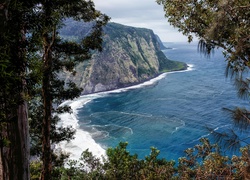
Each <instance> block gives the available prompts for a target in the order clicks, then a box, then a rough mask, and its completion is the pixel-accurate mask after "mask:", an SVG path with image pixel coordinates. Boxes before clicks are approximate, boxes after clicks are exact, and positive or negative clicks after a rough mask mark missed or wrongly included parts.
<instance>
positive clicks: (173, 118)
mask: <svg viewBox="0 0 250 180" xmlns="http://www.w3.org/2000/svg"><path fill="white" fill-rule="evenodd" d="M164 45H165V46H166V47H169V48H170V49H166V50H163V52H164V53H165V55H166V56H167V57H168V58H169V59H171V60H176V61H182V62H185V63H187V64H188V65H189V68H188V69H187V70H185V71H177V72H170V73H165V74H162V75H160V76H159V77H157V78H155V79H152V80H150V81H148V82H145V83H143V84H140V85H136V86H133V87H129V88H124V89H119V90H114V91H110V92H103V93H96V94H91V95H85V96H82V97H80V98H78V99H76V100H73V101H66V102H65V103H64V104H68V105H71V107H72V109H73V110H74V113H73V114H63V115H61V118H62V122H61V125H64V126H67V125H71V126H72V127H73V128H76V129H77V133H76V138H75V139H74V140H73V141H71V142H69V143H66V142H64V143H61V144H60V148H61V149H63V150H64V151H67V152H70V153H71V154H72V155H71V158H73V159H77V158H78V157H79V156H80V154H81V152H82V151H83V150H85V149H87V148H88V149H89V150H90V151H92V152H93V154H94V155H96V156H100V155H103V154H105V149H107V148H109V147H115V146H117V145H118V144H119V142H128V147H127V149H128V151H129V152H130V153H131V154H134V153H136V154H138V156H139V158H144V157H145V156H147V155H149V154H150V147H155V148H157V149H158V150H160V155H159V157H160V158H166V159H168V160H171V159H173V160H176V161H177V160H178V158H179V157H181V156H184V150H185V149H187V148H190V147H193V146H194V145H196V144H198V143H199V139H200V138H202V137H207V138H209V139H210V140H211V141H212V142H213V141H214V136H213V134H212V133H211V131H210V130H209V129H213V130H215V131H219V132H224V131H228V130H230V129H232V128H233V127H234V123H233V121H232V118H231V116H230V114H229V113H228V112H227V111H225V110H223V108H235V107H236V106H240V107H242V106H243V107H247V105H248V102H246V101H243V100H240V99H239V98H238V96H237V91H236V89H235V87H234V84H233V83H234V82H233V81H232V80H231V79H230V78H226V76H225V69H226V62H225V59H224V56H223V55H222V52H221V50H219V49H217V50H215V51H214V53H213V54H212V55H211V56H210V57H209V58H208V57H205V56H204V55H203V54H200V53H199V52H198V50H197V43H191V44H188V43H164ZM238 132H239V134H240V136H241V137H245V136H246V135H247V134H246V133H242V132H241V131H238Z"/></svg>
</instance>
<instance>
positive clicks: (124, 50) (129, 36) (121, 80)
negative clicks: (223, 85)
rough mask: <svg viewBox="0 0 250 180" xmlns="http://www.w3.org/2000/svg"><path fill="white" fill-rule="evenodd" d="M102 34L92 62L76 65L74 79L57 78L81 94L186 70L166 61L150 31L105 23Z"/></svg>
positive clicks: (174, 62) (65, 74)
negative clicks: (72, 84) (101, 47)
mask: <svg viewBox="0 0 250 180" xmlns="http://www.w3.org/2000/svg"><path fill="white" fill-rule="evenodd" d="M71 23H72V22H71ZM71 26H72V25H71ZM76 26H77V24H74V27H72V28H74V29H75V31H79V28H81V26H80V25H79V26H78V27H76ZM67 28H68V29H69V27H67ZM85 31H86V30H85ZM67 32H68V31H67V30H65V29H64V30H63V31H62V34H63V35H65V36H69V35H71V37H72V36H75V38H77V34H72V33H71V34H70V33H67ZM104 33H105V36H104V42H103V50H102V52H95V53H94V54H93V56H92V59H90V60H88V61H85V62H82V63H80V64H79V65H78V66H77V67H76V69H75V70H76V72H77V73H76V74H75V76H72V75H70V74H68V73H66V72H65V73H63V74H62V75H61V77H62V78H64V79H65V80H66V81H68V80H72V81H73V82H75V83H76V84H77V85H78V86H80V87H82V88H83V94H89V93H94V92H100V91H107V90H112V89H117V88H122V87H126V86H130V85H133V84H138V83H141V82H143V81H146V80H148V79H150V78H153V77H155V76H157V75H159V74H160V73H162V72H166V71H172V70H180V69H185V68H186V64H184V63H181V62H176V61H170V60H169V59H167V58H166V56H165V55H164V54H163V52H162V51H161V48H160V46H161V42H159V38H158V37H157V36H156V35H155V34H154V33H153V31H152V30H149V29H145V28H134V27H130V26H124V25H121V24H116V23H109V24H108V25H107V26H106V27H105V28H104ZM78 35H79V33H78Z"/></svg>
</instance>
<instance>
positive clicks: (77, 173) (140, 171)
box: [32, 138, 250, 180]
mask: <svg viewBox="0 0 250 180" xmlns="http://www.w3.org/2000/svg"><path fill="white" fill-rule="evenodd" d="M200 141H201V144H198V145H196V146H194V147H193V148H189V149H187V150H186V151H185V153H186V155H185V156H184V157H180V158H179V162H178V163H177V164H175V162H174V161H173V160H171V161H168V160H166V159H164V158H163V159H160V158H158V155H159V153H160V151H159V150H157V149H156V148H153V147H152V148H151V153H150V155H148V156H146V157H145V158H144V159H138V156H137V155H136V154H134V155H131V154H130V153H129V152H128V151H127V149H126V148H127V145H128V143H126V142H121V143H119V145H118V146H117V147H115V148H109V149H108V150H107V154H106V156H105V158H104V157H103V159H99V158H96V157H95V156H93V155H92V153H91V152H89V151H88V150H86V151H85V152H83V153H82V156H81V158H80V160H78V161H76V160H70V161H69V162H68V164H67V167H66V168H61V169H60V171H59V172H60V174H58V175H57V176H56V177H57V178H55V177H54V178H55V179H61V180H66V179H72V180H80V179H107V180H109V179H117V180H118V179H119V180H127V179H135V180H137V179H138V180H141V179H145V180H154V179H155V180H158V179H164V180H165V179H168V180H177V179H237V180H243V179H248V178H249V174H250V172H249V169H250V164H249V163H250V159H249V157H250V156H249V155H250V154H249V153H250V147H249V146H246V147H244V148H241V153H242V155H241V156H235V155H234V156H232V157H231V158H230V157H228V156H224V155H222V154H221V152H220V148H219V147H218V145H217V144H210V142H209V141H208V139H206V138H202V139H201V140H200ZM33 166H34V165H33ZM36 168H38V169H39V166H36ZM32 172H34V173H35V174H36V172H38V170H35V169H32ZM32 177H35V176H32Z"/></svg>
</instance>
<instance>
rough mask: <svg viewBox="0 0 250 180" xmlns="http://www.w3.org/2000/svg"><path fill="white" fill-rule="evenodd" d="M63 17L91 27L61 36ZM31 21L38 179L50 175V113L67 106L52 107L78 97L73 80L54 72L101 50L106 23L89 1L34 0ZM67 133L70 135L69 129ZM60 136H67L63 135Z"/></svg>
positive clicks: (52, 123) (52, 125)
mask: <svg viewBox="0 0 250 180" xmlns="http://www.w3.org/2000/svg"><path fill="white" fill-rule="evenodd" d="M65 18H73V19H74V20H78V21H85V22H86V21H87V22H90V21H92V23H93V28H92V31H91V32H90V33H89V34H88V35H87V36H86V37H85V38H84V39H83V40H82V41H80V42H72V41H68V40H66V39H62V38H61V37H60V35H59V33H58V31H59V29H60V27H61V26H63V21H64V20H65ZM31 21H34V22H37V25H36V27H35V28H33V31H32V34H31V39H32V41H34V42H38V44H37V46H38V52H39V54H41V62H42V63H41V67H40V68H41V86H40V88H41V89H40V90H41V91H40V93H41V102H42V103H41V104H40V105H41V107H42V108H41V112H42V115H40V116H41V119H42V124H41V126H40V127H41V130H42V136H41V139H42V143H41V144H42V161H43V168H42V175H41V179H51V171H52V149H51V140H52V139H51V137H52V135H54V137H55V136H56V135H58V133H57V131H56V130H55V123H56V122H57V121H58V117H57V116H55V115H54V114H55V113H58V112H66V111H67V112H69V111H70V108H69V107H56V104H59V103H61V102H62V101H63V100H66V99H73V98H75V97H78V96H79V95H80V93H81V89H79V88H77V87H76V85H75V84H74V83H73V82H66V83H65V82H64V81H63V80H60V79H59V77H58V73H59V72H60V71H63V70H67V71H70V72H73V71H74V69H73V68H74V66H75V64H76V63H78V62H81V61H84V60H86V59H89V58H90V57H91V51H92V50H94V49H98V50H101V44H102V39H101V36H102V26H103V25H104V24H106V22H107V21H108V17H107V16H106V15H103V14H101V13H100V12H99V11H97V10H95V8H94V4H93V2H92V1H85V0H72V1H70V2H69V1H64V0H56V1H55V0H53V1H52V0H44V1H40V3H39V4H37V7H36V14H35V16H33V17H31ZM39 47H40V48H41V49H40V48H39ZM39 50H40V51H39ZM52 130H53V131H52ZM53 133H56V134H53ZM70 134H71V135H72V133H70ZM57 138H58V137H57ZM64 138H65V139H67V137H64ZM60 139H63V137H62V136H61V137H60V138H59V140H60ZM54 140H55V139H54ZM56 141H58V139H57V140H56Z"/></svg>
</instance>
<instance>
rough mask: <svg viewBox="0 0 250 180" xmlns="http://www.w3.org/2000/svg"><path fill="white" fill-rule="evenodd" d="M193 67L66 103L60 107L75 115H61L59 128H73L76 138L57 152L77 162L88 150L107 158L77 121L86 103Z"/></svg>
mask: <svg viewBox="0 0 250 180" xmlns="http://www.w3.org/2000/svg"><path fill="white" fill-rule="evenodd" d="M193 67H194V66H193V65H192V64H188V68H187V70H183V71H174V72H167V73H163V74H161V75H159V76H157V77H156V78H153V79H151V80H149V81H146V82H144V83H141V84H138V85H134V86H130V87H126V88H121V89H116V90H111V91H106V92H100V93H94V94H89V95H83V96H80V97H79V98H77V99H75V100H71V101H65V102H64V103H62V104H61V105H60V106H63V105H68V106H70V107H71V108H72V110H73V113H72V114H69V113H65V114H61V115H59V116H60V118H61V121H60V123H59V124H58V126H62V127H67V126H72V128H74V129H75V130H76V134H75V138H74V139H73V140H71V141H70V142H61V143H59V144H57V145H56V146H55V150H57V151H64V152H66V153H69V154H70V159H75V160H78V159H79V158H80V157H81V153H82V152H83V151H85V150H86V149H89V151H90V152H92V153H93V155H95V156H96V157H99V158H100V157H101V156H105V154H106V152H105V149H104V148H102V147H101V146H100V145H99V144H97V143H96V142H95V140H94V139H93V138H92V136H91V134H90V133H89V132H86V131H83V130H82V129H80V127H79V123H78V119H77V113H78V109H79V108H82V107H83V106H84V105H85V104H86V103H88V102H90V101H92V100H93V99H96V98H100V97H103V96H106V95H108V94H110V93H120V92H124V91H127V90H130V89H138V88H142V87H145V86H149V85H153V84H155V83H156V82H158V81H159V80H161V79H163V78H165V77H166V75H167V74H170V73H178V72H186V71H191V70H193Z"/></svg>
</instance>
